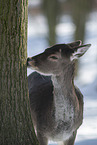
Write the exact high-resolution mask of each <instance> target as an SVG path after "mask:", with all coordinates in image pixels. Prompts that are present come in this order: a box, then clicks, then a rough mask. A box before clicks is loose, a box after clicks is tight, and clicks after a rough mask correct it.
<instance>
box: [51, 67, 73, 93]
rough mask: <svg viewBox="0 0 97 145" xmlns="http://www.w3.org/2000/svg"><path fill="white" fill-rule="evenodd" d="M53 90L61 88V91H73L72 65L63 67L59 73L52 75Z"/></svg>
mask: <svg viewBox="0 0 97 145" xmlns="http://www.w3.org/2000/svg"><path fill="white" fill-rule="evenodd" d="M52 82H53V86H54V90H58V89H61V91H62V90H63V93H64V91H65V94H67V93H68V92H69V91H70V92H73V89H74V65H69V66H68V67H67V68H66V67H64V68H63V69H62V70H61V72H60V75H56V76H52Z"/></svg>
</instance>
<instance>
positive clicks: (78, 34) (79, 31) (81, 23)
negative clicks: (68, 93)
mask: <svg viewBox="0 0 97 145" xmlns="http://www.w3.org/2000/svg"><path fill="white" fill-rule="evenodd" d="M71 4H72V18H73V21H74V23H75V26H76V31H75V34H74V39H75V41H76V40H82V42H84V39H85V24H86V19H87V15H88V13H89V12H90V10H91V6H92V1H91V0H73V1H72V0H71ZM78 69H79V63H78V61H76V71H75V75H76V76H77V73H78Z"/></svg>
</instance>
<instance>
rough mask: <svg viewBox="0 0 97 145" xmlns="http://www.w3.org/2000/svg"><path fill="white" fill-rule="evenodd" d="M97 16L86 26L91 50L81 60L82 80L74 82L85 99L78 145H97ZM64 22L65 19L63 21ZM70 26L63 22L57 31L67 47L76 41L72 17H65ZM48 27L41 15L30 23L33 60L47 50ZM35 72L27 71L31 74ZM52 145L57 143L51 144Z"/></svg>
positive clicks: (92, 15) (30, 43) (29, 35)
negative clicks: (67, 44)
mask: <svg viewBox="0 0 97 145" xmlns="http://www.w3.org/2000/svg"><path fill="white" fill-rule="evenodd" d="M95 17H97V12H94V13H91V15H90V17H89V20H88V22H87V23H86V38H85V43H91V44H92V47H91V48H90V49H89V50H88V52H87V53H86V54H85V55H84V56H83V57H82V58H80V68H79V77H78V78H77V80H76V81H75V83H76V84H77V86H78V87H79V88H80V90H81V91H82V93H83V95H84V120H83V124H82V126H81V127H80V128H79V130H78V134H77V137H76V143H75V145H97V20H95ZM61 19H62V20H63V17H62V18H61ZM65 20H67V22H64V21H62V23H60V24H59V25H57V27H56V32H57V42H58V43H68V42H71V41H73V33H74V30H75V26H74V24H72V22H70V20H71V19H70V16H65ZM45 36H47V26H46V21H45V18H44V17H43V16H41V15H39V16H37V18H32V19H31V18H30V17H29V23H28V56H33V55H36V54H39V53H40V52H42V51H44V49H45V48H47V47H48V44H47V41H46V39H45ZM31 72H32V70H30V69H28V74H30V73H31ZM50 145H56V143H52V142H50Z"/></svg>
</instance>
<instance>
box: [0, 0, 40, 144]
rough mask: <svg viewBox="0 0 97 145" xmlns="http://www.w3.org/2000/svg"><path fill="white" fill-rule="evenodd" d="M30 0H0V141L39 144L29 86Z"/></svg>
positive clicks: (0, 142)
mask: <svg viewBox="0 0 97 145" xmlns="http://www.w3.org/2000/svg"><path fill="white" fill-rule="evenodd" d="M27 5H28V4H27V0H1V1H0V82H1V85H0V144H1V145H38V141H37V139H36V135H35V132H34V129H33V124H32V119H31V113H30V105H29V97H28V85H27V71H26V70H27V68H26V58H27Z"/></svg>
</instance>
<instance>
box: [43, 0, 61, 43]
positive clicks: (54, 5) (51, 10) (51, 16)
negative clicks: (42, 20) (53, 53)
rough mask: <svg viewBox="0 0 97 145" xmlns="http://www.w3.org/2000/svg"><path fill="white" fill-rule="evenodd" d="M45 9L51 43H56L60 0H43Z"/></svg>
mask: <svg viewBox="0 0 97 145" xmlns="http://www.w3.org/2000/svg"><path fill="white" fill-rule="evenodd" d="M43 10H44V14H45V16H46V18H47V22H48V30H49V32H48V33H49V40H48V42H49V45H54V44H55V43H56V23H57V15H58V11H59V6H58V0H52V1H50V0H43Z"/></svg>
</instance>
